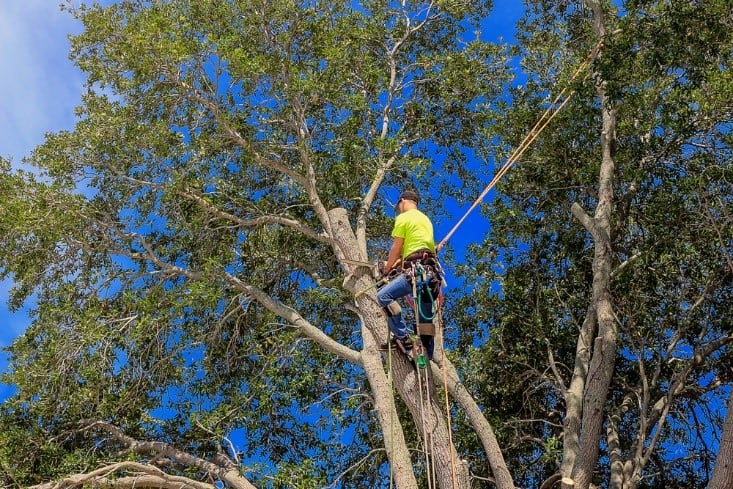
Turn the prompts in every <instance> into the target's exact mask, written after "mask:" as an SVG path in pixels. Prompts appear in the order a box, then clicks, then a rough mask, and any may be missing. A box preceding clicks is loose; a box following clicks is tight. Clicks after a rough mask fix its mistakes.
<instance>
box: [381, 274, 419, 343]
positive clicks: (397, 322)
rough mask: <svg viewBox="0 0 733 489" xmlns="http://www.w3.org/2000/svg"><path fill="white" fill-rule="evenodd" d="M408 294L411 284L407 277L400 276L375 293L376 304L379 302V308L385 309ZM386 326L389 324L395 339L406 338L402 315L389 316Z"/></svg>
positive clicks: (405, 327) (410, 290)
mask: <svg viewBox="0 0 733 489" xmlns="http://www.w3.org/2000/svg"><path fill="white" fill-rule="evenodd" d="M410 292H412V284H411V283H410V281H409V280H407V277H405V276H404V275H400V276H398V277H397V278H395V279H393V280H392V281H391V282H390V283H388V284H387V285H385V286H384V287H382V288H381V289H379V292H377V302H379V305H380V306H382V307H386V306H387V304H389V303H390V302H392V301H395V300H397V299H400V298H402V297H404V296H406V295H407V294H409V293H410ZM387 324H389V329H390V330H391V331H392V334H393V335H395V336H396V337H397V338H404V337H405V336H407V326H406V325H405V320H404V319H402V314H398V315H397V316H389V318H388V319H387Z"/></svg>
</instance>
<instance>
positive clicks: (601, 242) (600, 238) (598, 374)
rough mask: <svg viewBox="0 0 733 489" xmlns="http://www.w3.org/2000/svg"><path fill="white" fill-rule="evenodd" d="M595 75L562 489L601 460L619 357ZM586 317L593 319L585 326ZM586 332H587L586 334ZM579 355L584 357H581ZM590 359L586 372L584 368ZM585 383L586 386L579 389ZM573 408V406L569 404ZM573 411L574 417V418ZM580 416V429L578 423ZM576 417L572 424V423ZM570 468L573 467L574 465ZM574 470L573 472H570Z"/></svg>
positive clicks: (604, 146)
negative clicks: (593, 182)
mask: <svg viewBox="0 0 733 489" xmlns="http://www.w3.org/2000/svg"><path fill="white" fill-rule="evenodd" d="M588 5H589V6H590V7H591V8H592V10H593V17H594V19H593V20H594V22H593V24H594V25H593V27H594V31H595V33H596V35H597V36H598V37H599V38H600V39H603V38H604V36H605V25H604V22H605V19H604V12H603V10H602V6H601V4H600V3H599V2H597V1H589V2H588ZM595 75H596V76H594V77H593V79H594V80H596V91H597V93H598V97H599V100H600V107H601V115H602V119H603V127H602V130H601V135H600V136H601V155H602V156H601V168H600V172H599V178H598V204H597V206H596V211H595V214H594V216H593V217H592V218H591V217H590V216H588V215H587V214H586V213H585V212H584V211H583V210H582V208H581V207H580V206H579V205H578V204H573V207H572V212H573V215H574V216H575V217H576V218H577V219H578V220H579V221H580V222H581V223H582V224H583V226H584V227H585V228H586V229H587V230H588V232H590V233H591V235H592V236H593V241H594V255H593V289H592V297H591V303H590V306H589V309H588V316H587V317H586V320H585V322H584V325H583V329H584V331H583V333H582V334H581V336H580V338H579V339H578V347H577V353H578V355H579V357H580V358H576V371H575V372H574V375H573V381H576V376H577V384H576V385H573V384H572V383H571V389H574V390H572V392H569V396H568V399H567V401H568V409H569V413H568V419H567V420H566V429H568V428H569V431H570V432H566V434H565V436H566V438H565V439H566V443H568V440H570V441H571V442H572V443H573V446H571V447H570V449H571V450H572V451H573V453H568V452H567V451H566V454H567V455H569V456H570V459H572V460H568V461H564V462H563V466H562V468H563V473H562V475H563V479H562V486H563V488H564V489H570V488H571V487H572V488H574V489H587V488H588V487H589V485H590V482H591V479H592V476H593V471H594V469H595V466H596V463H597V462H598V450H599V444H600V438H601V431H602V426H603V420H604V417H605V411H604V405H605V403H606V399H607V397H608V390H609V386H610V384H611V378H612V377H613V370H614V366H615V361H616V337H617V333H618V331H617V321H616V316H615V314H614V311H613V302H612V297H611V291H610V286H611V264H612V251H611V250H612V249H611V214H612V210H613V179H614V170H615V163H614V157H613V147H614V144H615V139H616V111H615V110H614V109H613V108H612V105H611V101H610V100H609V98H608V97H607V95H606V91H605V82H604V81H603V79H602V76H601V74H600V73H596V74H595ZM586 323H587V324H588V325H589V326H588V327H587V329H586ZM594 325H595V326H596V327H597V329H598V333H597V336H596V338H595V339H594V340H593V346H592V347H593V349H592V352H590V358H589V360H590V363H587V361H586V358H587V357H586V355H587V354H588V352H587V349H588V348H589V347H590V344H589V340H590V338H591V337H592V336H593V332H592V330H593V329H595V327H593V326H594ZM583 334H585V335H586V336H584V335H583ZM579 360H580V361H579ZM586 365H587V368H588V370H587V376H586V375H584V369H585V367H586ZM581 387H582V389H581ZM581 390H582V392H583V397H582V403H581V404H578V397H577V396H578V395H579V393H580V392H581ZM571 402H572V403H573V407H572V409H573V411H572V412H570V404H571ZM571 416H572V418H571ZM578 422H580V427H579V428H580V429H579V430H578V425H577V423H578ZM573 423H574V424H573ZM571 468H572V470H571V471H570V469H571ZM568 473H570V478H568Z"/></svg>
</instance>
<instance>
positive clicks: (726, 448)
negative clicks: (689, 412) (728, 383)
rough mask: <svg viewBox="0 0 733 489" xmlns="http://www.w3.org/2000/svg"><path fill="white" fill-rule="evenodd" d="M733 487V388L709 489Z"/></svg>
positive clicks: (729, 397)
mask: <svg viewBox="0 0 733 489" xmlns="http://www.w3.org/2000/svg"><path fill="white" fill-rule="evenodd" d="M731 487H733V387H731V389H730V395H729V396H728V408H727V412H726V414H725V424H723V438H722V439H721V440H720V448H719V449H718V455H717V456H716V457H715V469H714V470H713V477H712V479H710V484H708V489H730V488H731Z"/></svg>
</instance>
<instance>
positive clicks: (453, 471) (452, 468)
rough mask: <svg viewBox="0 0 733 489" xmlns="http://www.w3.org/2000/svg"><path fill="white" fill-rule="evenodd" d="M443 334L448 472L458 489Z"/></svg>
mask: <svg viewBox="0 0 733 489" xmlns="http://www.w3.org/2000/svg"><path fill="white" fill-rule="evenodd" d="M438 312H439V317H438V324H439V327H440V326H442V325H443V315H442V312H441V311H440V310H439V311H438ZM444 346H445V334H441V335H440V354H441V357H442V368H441V370H442V371H443V392H444V395H445V418H446V423H447V424H448V445H449V446H450V472H451V481H452V482H453V489H457V487H458V481H457V480H456V454H455V453H454V452H453V426H452V421H451V416H450V402H449V401H448V373H447V370H448V368H447V366H446V363H445V362H446V356H445V348H444Z"/></svg>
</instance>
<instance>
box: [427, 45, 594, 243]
mask: <svg viewBox="0 0 733 489" xmlns="http://www.w3.org/2000/svg"><path fill="white" fill-rule="evenodd" d="M601 45H602V41H601V42H599V43H598V44H596V46H594V47H593V49H591V51H590V53H589V54H588V56H587V57H586V59H585V60H584V61H583V62H582V63H581V64H580V65H579V66H578V68H577V69H576V70H575V73H573V76H571V77H570V80H569V81H568V82H567V84H566V86H565V88H563V89H562V90H561V91H560V93H558V94H557V96H556V97H555V99H554V100H553V101H552V103H551V104H550V106H549V107H547V109H546V110H545V111H544V113H543V114H542V116H541V117H540V118H539V120H538V121H537V122H536V123H535V125H534V126H533V127H532V129H530V131H529V132H528V133H527V135H526V136H525V137H524V139H523V140H522V142H521V143H520V144H519V146H517V148H516V149H515V150H514V152H513V153H512V154H511V156H509V158H508V159H507V161H506V163H504V165H503V166H502V167H501V168H500V169H499V171H498V172H496V175H494V178H492V179H491V182H489V184H488V185H487V186H486V188H484V190H483V192H481V194H480V195H479V196H478V198H477V199H476V200H475V201H474V202H473V204H472V205H471V207H469V209H468V210H467V211H466V212H465V214H463V216H462V217H461V218H460V219H459V220H458V222H457V223H456V224H455V226H453V228H452V229H451V230H450V231H448V234H447V235H446V236H445V238H443V240H442V241H441V242H440V243H438V246H436V247H435V249H436V251H440V249H441V248H443V246H445V244H446V243H447V242H448V240H449V239H450V238H451V236H453V234H454V233H455V232H456V230H457V229H458V227H459V226H460V225H461V224H463V221H465V220H466V217H468V215H469V214H470V213H471V212H472V211H473V210H474V209H475V208H476V206H478V205H479V204H480V203H481V201H483V200H484V197H486V194H488V193H489V191H491V189H492V188H494V187H495V186H496V184H497V183H498V182H499V180H501V178H502V177H503V176H504V175H505V174H506V172H508V171H509V169H510V168H511V167H512V166H513V165H514V163H516V162H517V160H519V158H520V157H521V156H522V154H524V152H525V151H526V150H527V148H529V147H530V145H531V144H532V143H533V142H534V140H535V139H537V136H539V135H540V134H541V133H542V131H543V130H544V129H545V127H547V125H548V124H549V123H550V122H551V121H552V119H554V118H555V116H556V115H557V114H558V113H559V112H560V111H561V110H562V108H563V107H565V105H566V104H567V103H568V101H569V100H570V99H571V98H572V96H573V95H574V94H575V90H571V91H570V92H569V93H568V95H567V97H565V98H564V99H563V96H564V95H565V93H566V92H568V87H569V86H570V85H571V84H572V83H573V81H575V79H576V78H577V77H578V75H580V74H581V73H582V72H583V71H585V69H586V68H588V67H589V66H590V65H591V63H592V62H593V60H594V59H595V57H596V56H597V54H598V50H599V49H600V47H601ZM588 76H589V75H586V77H585V79H587V78H588ZM561 99H562V102H560V100H561ZM558 102H560V103H559V105H558Z"/></svg>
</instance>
